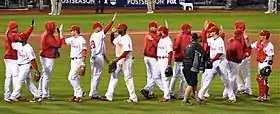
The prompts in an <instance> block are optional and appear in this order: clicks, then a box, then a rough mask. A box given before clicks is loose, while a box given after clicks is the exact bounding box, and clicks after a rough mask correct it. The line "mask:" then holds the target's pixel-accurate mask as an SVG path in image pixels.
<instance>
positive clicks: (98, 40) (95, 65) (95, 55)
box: [89, 14, 117, 99]
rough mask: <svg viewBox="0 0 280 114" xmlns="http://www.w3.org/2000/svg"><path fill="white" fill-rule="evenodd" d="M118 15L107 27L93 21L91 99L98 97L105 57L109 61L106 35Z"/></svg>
mask: <svg viewBox="0 0 280 114" xmlns="http://www.w3.org/2000/svg"><path fill="white" fill-rule="evenodd" d="M116 15H117V14H115V15H114V17H113V18H112V20H111V21H110V22H109V23H108V24H107V25H106V27H105V28H104V29H103V28H102V25H101V23H100V22H95V23H93V31H94V32H93V33H92V35H91V37H90V40H89V42H90V48H91V58H90V63H91V85H90V92H89V97H90V98H91V99H98V98H99V97H98V90H97V89H98V84H99V79H100V76H101V74H102V68H103V64H104V59H105V60H106V61H107V62H109V61H108V60H107V59H106V55H105V50H106V49H105V48H106V46H105V37H106V33H107V32H108V30H109V29H110V28H111V27H112V25H113V23H114V21H115V18H116Z"/></svg>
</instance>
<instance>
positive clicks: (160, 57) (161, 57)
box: [157, 56, 168, 59]
mask: <svg viewBox="0 0 280 114" xmlns="http://www.w3.org/2000/svg"><path fill="white" fill-rule="evenodd" d="M157 58H159V59H165V58H168V57H164V56H158V57H157Z"/></svg>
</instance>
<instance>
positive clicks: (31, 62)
mask: <svg viewBox="0 0 280 114" xmlns="http://www.w3.org/2000/svg"><path fill="white" fill-rule="evenodd" d="M18 37H19V39H18V42H13V43H12V48H13V49H14V50H17V56H18V59H17V65H18V77H17V79H16V84H17V86H15V88H14V90H13V92H12V95H11V97H10V100H12V101H18V99H17V98H18V97H19V95H20V90H21V87H22V84H23V83H24V82H25V81H26V83H27V85H28V87H29V89H30V92H31V93H32V95H33V96H34V98H33V99H32V100H30V102H40V101H41V99H40V95H39V92H38V90H37V88H36V86H35V85H34V83H33V81H32V80H31V75H30V72H31V67H32V69H35V71H36V76H35V77H34V80H35V81H36V82H38V81H39V79H40V71H39V70H38V65H37V63H36V55H35V53H34V51H33V48H32V47H31V46H30V45H29V44H28V43H27V39H28V37H29V34H25V33H21V34H19V36H18Z"/></svg>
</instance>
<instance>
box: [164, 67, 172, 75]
mask: <svg viewBox="0 0 280 114" xmlns="http://www.w3.org/2000/svg"><path fill="white" fill-rule="evenodd" d="M172 75H173V71H172V68H171V67H167V68H166V69H165V76H166V77H170V76H172Z"/></svg>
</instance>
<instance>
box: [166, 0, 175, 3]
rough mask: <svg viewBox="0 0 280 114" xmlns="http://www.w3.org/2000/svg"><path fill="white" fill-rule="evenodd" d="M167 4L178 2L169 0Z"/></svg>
mask: <svg viewBox="0 0 280 114" xmlns="http://www.w3.org/2000/svg"><path fill="white" fill-rule="evenodd" d="M166 4H176V0H167V3H166Z"/></svg>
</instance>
